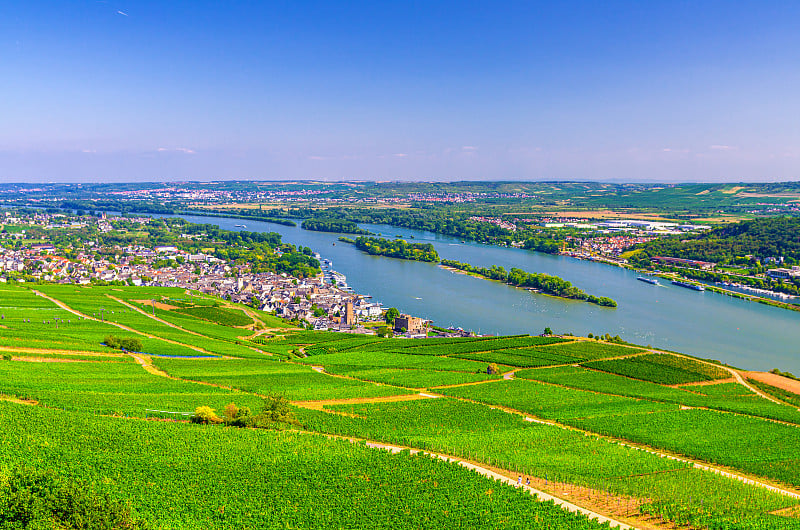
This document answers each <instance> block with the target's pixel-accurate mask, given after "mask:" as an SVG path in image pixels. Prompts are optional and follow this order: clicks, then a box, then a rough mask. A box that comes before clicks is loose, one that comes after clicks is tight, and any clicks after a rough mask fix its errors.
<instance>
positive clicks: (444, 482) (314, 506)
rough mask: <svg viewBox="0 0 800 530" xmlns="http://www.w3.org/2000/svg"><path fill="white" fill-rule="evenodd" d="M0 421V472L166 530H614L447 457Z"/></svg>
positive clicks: (51, 419)
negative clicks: (51, 485)
mask: <svg viewBox="0 0 800 530" xmlns="http://www.w3.org/2000/svg"><path fill="white" fill-rule="evenodd" d="M321 414H324V415H326V416H330V415H327V414H325V413H321ZM0 423H2V425H3V426H4V428H3V429H2V430H0V442H2V443H0V462H3V463H4V464H7V465H16V464H18V463H20V462H23V461H24V462H28V465H29V466H31V467H35V468H36V469H47V468H51V469H54V470H55V472H57V473H58V474H59V475H62V476H74V477H78V478H80V479H81V480H82V481H83V482H84V483H92V484H98V485H101V486H102V487H103V489H104V490H105V491H107V492H108V493H109V495H110V496H113V497H114V498H117V499H125V500H129V501H130V503H131V507H132V509H135V510H136V514H137V516H138V517H139V518H141V519H142V520H143V522H144V523H145V524H149V525H151V526H153V527H157V528H208V529H209V530H215V529H223V528H263V529H266V528H364V527H369V528H379V529H390V528H391V529H397V530H411V529H418V528H445V527H447V526H452V524H453V521H458V522H459V524H460V525H463V526H464V527H468V528H502V527H506V528H508V527H526V526H528V525H529V524H530V522H531V521H536V522H537V524H540V525H543V526H546V527H547V528H549V529H551V530H601V529H602V528H605V526H604V525H601V524H599V523H597V522H594V521H589V520H588V519H587V518H586V517H584V516H579V515H575V514H573V513H571V512H567V511H565V510H562V509H561V508H559V507H556V506H554V505H553V504H552V503H540V502H534V501H533V499H532V498H531V496H530V495H528V494H527V493H525V492H523V491H520V490H518V489H516V488H513V487H510V486H506V485H504V484H500V483H497V482H495V481H493V480H490V479H487V478H484V477H481V476H479V475H478V474H476V473H474V472H472V471H469V470H467V469H464V468H462V467H460V466H456V465H452V464H450V463H448V462H445V461H442V460H439V459H434V458H429V457H426V456H423V455H416V456H414V455H410V454H408V453H407V452H405V453H401V454H398V455H392V454H389V453H388V452H386V451H379V450H375V449H371V448H368V447H366V446H364V445H363V444H354V443H350V442H349V441H344V440H333V439H328V438H326V437H324V436H314V435H311V434H307V433H298V432H278V433H268V434H267V433H264V432H263V431H259V430H253V429H222V428H208V427H205V426H199V425H189V424H176V423H172V422H133V421H125V420H118V419H114V418H106V417H95V416H88V415H82V414H64V413H61V412H60V411H52V410H47V409H41V408H37V407H25V406H21V405H20V406H13V405H10V404H8V403H2V402H0ZM577 438H582V437H577ZM29 440H36V443H30V442H29ZM656 460H657V459H656ZM659 464H660V462H659ZM320 499H325V502H324V503H320V502H319V500H320ZM93 528H103V526H101V525H98V526H94V527H93Z"/></svg>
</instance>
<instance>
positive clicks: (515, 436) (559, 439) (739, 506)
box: [300, 383, 800, 530]
mask: <svg viewBox="0 0 800 530" xmlns="http://www.w3.org/2000/svg"><path fill="white" fill-rule="evenodd" d="M495 384H496V383H491V384H489V385H479V386H491V385H495ZM326 408H328V409H330V410H336V411H340V412H345V413H348V414H353V415H355V416H356V417H344V416H340V415H336V416H334V415H330V414H325V413H324V412H320V411H312V410H303V411H302V412H300V415H301V417H302V420H303V422H304V423H305V424H306V425H308V426H309V427H310V428H312V429H314V430H320V431H323V432H331V433H337V434H342V435H350V436H359V437H365V438H371V439H379V440H386V441H391V442H393V443H397V444H400V445H408V446H414V447H425V448H427V449H429V450H432V451H441V452H445V453H446V454H450V455H456V456H460V457H463V458H468V459H470V460H473V461H479V462H484V463H490V464H491V465H495V466H499V467H502V468H504V469H509V470H512V471H513V472H514V474H517V473H519V474H521V475H530V476H538V477H548V478H549V480H552V481H567V482H569V483H572V484H580V485H585V486H588V487H593V488H598V489H601V490H603V491H608V492H610V493H613V494H618V495H625V496H630V497H633V498H637V499H642V502H643V504H642V507H641V509H642V510H643V511H645V512H650V513H656V514H659V515H663V516H664V518H665V519H672V520H679V521H688V520H691V521H692V522H693V523H694V524H696V525H697V526H702V527H703V528H705V526H708V527H709V528H748V529H753V530H755V529H764V530H766V529H769V530H779V529H780V530H784V529H788V528H797V527H800V525H798V524H797V522H796V521H793V520H791V519H786V518H783V517H774V516H769V515H764V514H765V513H766V512H769V511H772V510H777V509H781V508H785V507H788V506H794V505H797V504H798V501H797V500H795V499H791V498H788V497H784V496H781V495H778V494H776V493H772V492H769V491H766V490H761V489H758V488H754V487H752V486H750V485H747V484H743V483H741V482H738V481H735V480H733V479H729V478H726V477H723V476H720V475H716V474H712V473H708V472H703V471H700V470H696V469H691V468H687V467H686V465H685V464H682V463H680V462H677V461H675V460H669V459H664V458H660V457H658V456H656V455H652V454H648V453H643V452H641V451H637V450H634V449H631V448H628V447H624V446H620V445H618V444H614V443H610V442H607V441H605V440H602V439H600V438H597V437H594V436H585V435H583V434H580V433H577V432H573V431H568V430H563V429H559V428H556V427H552V426H549V425H541V424H532V423H528V422H525V421H522V419H521V418H520V417H519V416H514V415H511V414H506V413H503V412H501V411H499V410H492V409H487V408H486V407H482V406H480V405H478V404H474V403H465V402H458V401H454V400H450V399H436V400H423V401H408V402H402V403H374V404H361V405H336V406H327V407H326ZM745 499H747V502H746V503H745V502H743V501H744V500H745Z"/></svg>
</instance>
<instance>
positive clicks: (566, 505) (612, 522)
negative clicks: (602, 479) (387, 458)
mask: <svg viewBox="0 0 800 530" xmlns="http://www.w3.org/2000/svg"><path fill="white" fill-rule="evenodd" d="M359 441H360V440H359ZM366 446H367V447H371V448H373V449H382V450H385V451H389V452H390V453H392V454H396V453H399V452H401V451H409V452H410V453H411V454H418V453H421V454H424V455H427V456H431V457H434V458H439V459H441V460H444V461H446V462H450V463H454V464H457V465H459V466H461V467H465V468H467V469H470V470H472V471H475V472H476V473H478V474H480V475H483V476H484V477H487V478H490V479H492V480H496V481H499V482H502V483H503V484H508V485H510V486H513V487H515V488H519V489H522V490H523V491H525V492H527V493H529V494H530V495H533V496H535V498H536V500H538V501H539V502H548V501H552V502H553V503H554V504H555V505H556V506H559V507H560V508H562V509H564V510H567V511H570V512H573V513H579V514H583V515H585V516H587V517H588V518H589V519H594V520H596V521H597V522H599V523H601V524H602V523H608V524H609V526H610V527H612V528H614V527H616V528H619V529H620V530H631V529H633V528H634V527H633V526H631V525H629V524H626V523H623V522H622V521H618V520H616V519H612V518H610V517H607V516H605V515H602V514H599V513H597V512H594V511H592V510H589V509H586V508H583V507H581V506H578V505H577V504H573V503H571V502H569V501H567V500H565V499H562V498H560V497H556V496H554V495H551V494H549V493H546V492H544V491H542V490H539V489H536V488H533V487H531V486H528V485H525V484H518V483H517V481H515V480H514V479H512V478H509V477H508V476H507V475H505V474H501V473H498V472H497V471H494V470H492V469H490V468H488V467H484V466H483V465H480V464H475V463H473V462H469V461H467V460H463V459H461V458H458V457H455V456H451V455H446V454H442V453H432V452H428V451H423V450H421V449H415V448H410V447H403V446H399V445H392V444H387V443H382V442H370V441H368V442H366Z"/></svg>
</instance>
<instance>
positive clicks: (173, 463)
mask: <svg viewBox="0 0 800 530" xmlns="http://www.w3.org/2000/svg"><path fill="white" fill-rule="evenodd" d="M35 289H36V290H37V291H40V292H41V293H43V294H44V295H46V296H47V297H49V298H51V299H52V300H51V299H48V298H46V297H44V296H37V295H36V294H34V293H33V291H32V290H31V289H26V288H21V287H18V286H11V285H2V286H0V313H2V317H3V318H2V327H0V348H2V351H0V353H3V354H5V355H7V356H8V357H10V358H12V359H13V360H11V361H7V360H0V398H3V397H5V398H7V399H16V400H27V401H28V402H29V403H36V404H37V406H31V405H21V404H12V403H6V402H3V401H0V419H2V421H3V422H4V425H7V426H8V428H7V429H5V430H4V431H3V432H2V433H1V434H0V441H2V443H0V456H1V457H2V460H0V478H1V477H2V476H4V475H5V476H8V475H9V474H11V473H12V472H14V470H15V469H17V466H18V465H19V464H22V463H23V462H27V463H28V465H29V466H32V467H35V468H38V469H53V470H56V471H57V472H58V473H59V474H61V475H63V476H65V477H71V479H75V480H79V481H80V483H81V484H84V485H86V487H87V488H89V489H90V490H91V491H98V492H102V493H107V494H108V495H110V496H111V497H112V498H114V499H117V500H119V501H121V502H123V503H124V504H125V505H126V506H129V507H130V513H131V514H132V516H133V517H134V518H136V519H137V520H141V521H143V522H145V523H150V524H153V523H155V524H154V526H155V527H181V526H183V527H187V526H188V527H196V526H201V525H202V526H207V527H209V528H221V527H253V528H258V527H270V526H275V525H276V524H277V522H278V521H279V522H280V524H281V525H283V526H292V525H295V526H303V527H308V526H310V527H313V526H314V525H318V526H319V527H330V526H336V527H339V526H364V525H368V526H371V527H393V528H419V527H441V526H444V525H445V524H446V521H447V520H450V519H448V518H452V517H459V520H460V521H464V523H463V524H465V525H468V526H474V527H482V526H483V527H500V526H508V527H516V526H520V527H521V526H526V525H527V523H528V522H529V521H531V520H535V521H540V522H541V525H542V526H546V525H551V526H549V527H552V528H595V527H596V524H595V523H591V522H587V521H586V520H585V519H581V518H577V519H576V518H575V516H572V515H566V512H563V511H562V510H561V509H560V508H556V507H554V506H552V505H550V504H542V503H539V502H535V501H533V500H532V499H531V497H530V496H527V495H523V494H522V492H520V491H518V490H515V489H513V488H508V487H506V486H503V485H501V484H499V483H493V482H491V481H489V480H488V479H485V478H482V477H480V476H478V475H476V474H474V473H470V472H468V471H466V470H464V469H462V468H460V467H457V466H455V465H453V464H448V463H447V462H444V461H441V460H432V459H429V458H426V457H421V456H410V455H408V454H400V455H395V456H391V455H389V454H387V453H384V452H380V451H376V450H374V449H369V448H367V447H365V446H364V445H360V444H353V443H349V442H344V441H339V440H331V439H328V438H326V437H324V436H322V435H338V436H346V437H348V438H356V439H364V440H373V441H376V442H382V443H391V444H396V445H400V446H404V447H409V448H415V449H422V450H427V451H433V452H437V453H444V454H447V455H450V456H452V457H455V458H460V459H464V460H468V461H470V462H474V463H475V464H477V465H480V466H490V467H491V468H492V469H495V470H498V471H499V472H500V473H501V474H503V475H504V476H506V477H510V478H512V479H513V478H516V477H517V476H524V477H525V478H526V480H527V479H530V480H531V481H532V484H535V486H536V487H537V488H539V489H542V490H543V491H546V492H548V493H551V494H554V495H556V496H557V497H561V498H564V499H566V500H568V501H570V502H575V503H577V504H579V505H585V507H587V508H591V509H594V510H595V511H599V512H600V513H604V514H606V515H608V516H611V517H614V518H618V519H622V520H625V521H627V522H630V523H632V524H634V525H636V524H637V523H638V522H642V523H643V524H644V523H646V524H647V525H650V526H651V527H653V526H654V527H659V526H660V525H661V522H662V521H664V522H665V523H664V524H665V525H666V524H668V522H669V521H672V522H675V523H679V524H683V525H689V526H691V527H694V528H716V529H719V530H723V529H733V528H742V529H753V530H756V529H759V530H778V529H783V528H795V529H796V528H798V527H800V524H798V521H797V519H795V518H791V517H787V516H785V515H784V516H782V515H776V514H773V513H772V512H775V511H779V513H786V512H783V511H781V510H786V509H789V508H791V507H793V506H797V505H799V504H800V499H798V498H793V497H791V496H789V495H786V494H784V493H787V492H780V491H772V490H768V489H765V488H763V487H760V486H758V485H754V484H748V483H744V482H742V481H741V480H739V478H741V477H748V478H753V479H755V480H756V481H759V482H764V483H769V484H774V485H776V486H778V487H779V488H784V489H787V490H792V491H796V490H797V489H798V488H800V477H798V475H797V469H798V465H797V464H798V455H797V451H796V447H798V446H800V439H797V437H798V434H797V433H798V432H800V431H798V425H800V412H798V411H797V409H796V408H795V407H792V406H789V405H785V404H781V403H778V402H773V401H769V400H767V399H765V398H764V397H762V396H760V395H759V394H757V393H756V392H755V391H754V389H753V388H751V387H748V386H746V384H743V383H740V382H738V381H736V380H734V379H733V378H732V373H731V372H730V371H728V370H727V369H725V368H721V367H719V366H717V365H714V364H712V363H707V362H703V361H700V360H696V359H693V358H689V357H685V356H678V355H672V354H669V353H657V352H649V351H647V350H645V349H643V348H639V347H635V346H629V345H624V344H615V343H613V342H607V341H601V340H586V339H584V338H580V337H531V336H516V337H465V338H459V339H425V340H408V339H405V340H402V339H382V338H378V337H374V336H371V337H364V336H358V335H352V334H343V333H330V332H311V331H305V330H299V329H296V328H292V327H290V326H289V325H288V324H287V323H285V322H283V321H280V320H278V319H276V318H275V317H273V316H271V315H266V314H261V313H259V312H257V311H254V310H252V309H249V308H242V307H237V306H235V305H232V304H230V303H227V302H224V301H222V300H219V299H215V298H213V297H208V296H198V295H194V294H187V293H185V292H182V291H180V290H176V289H161V288H145V289H137V288H129V287H113V288H112V287H87V288H78V287H74V286H58V285H37V286H35ZM148 302H149V303H148ZM76 313H79V314H76ZM245 318H246V319H247V321H248V323H244V320H245ZM28 319H30V320H31V322H30V323H29V322H28ZM26 326H30V327H26ZM242 326H243V327H242ZM245 328H248V329H245ZM109 336H114V337H117V338H126V337H128V338H135V339H137V340H139V341H141V345H142V348H141V349H142V350H143V352H127V351H125V350H120V349H113V348H110V347H108V346H106V345H105V344H104V341H105V340H106V338H107V337H109ZM33 361H37V362H33ZM43 361H46V362H43ZM490 365H491V366H490ZM487 372H491V373H487ZM677 385H680V386H677ZM268 396H282V397H283V398H285V399H287V400H288V401H289V405H288V407H289V409H288V410H289V411H290V413H291V414H293V415H294V416H295V417H296V419H297V420H298V424H293V425H292V426H291V427H289V429H290V430H288V431H287V430H283V431H282V432H275V431H270V430H266V431H265V430H263V429H256V430H253V429H236V428H234V427H223V426H214V425H207V426H197V425H191V424H188V423H185V422H175V421H173V422H163V421H158V422H146V421H143V419H144V418H145V417H146V418H148V419H151V418H161V419H163V418H170V419H175V418H176V416H175V415H170V414H165V413H158V412H154V411H168V412H186V413H188V412H191V411H194V410H195V409H196V408H197V407H200V406H205V407H210V408H211V409H214V410H216V411H217V412H218V413H221V412H222V411H223V409H226V406H227V405H228V404H230V403H236V405H237V406H239V407H247V408H249V409H251V410H253V411H258V410H260V408H261V406H262V403H264V398H265V397H268ZM781 397H782V398H785V399H786V400H787V401H788V400H789V399H790V398H792V396H789V395H785V396H784V395H781ZM687 407H689V408H690V410H682V408H684V409H685V408H687ZM111 416H122V417H123V418H114V417H111ZM177 418H180V416H177ZM770 420H777V421H780V422H783V423H776V422H775V421H770ZM78 440H80V441H81V442H80V443H79V442H78ZM101 444H104V445H101ZM631 444H637V445H638V446H640V448H643V449H646V450H644V451H643V450H640V449H634V448H632V447H630V445H631ZM198 447H202V450H198V449H197V448H198ZM659 451H666V452H669V453H670V454H672V455H674V456H676V457H678V458H679V459H667V458H664V457H662V456H660V455H658V454H656V453H658V452H659ZM26 455H27V456H26ZM694 462H698V463H700V464H707V465H711V466H718V467H721V468H723V469H725V470H727V471H729V472H730V473H731V474H732V475H733V476H731V477H725V476H721V475H718V474H715V473H711V472H709V471H706V470H703V469H699V468H696V467H694ZM84 463H85V464H84ZM281 468H282V469H292V472H291V473H281V471H280V469H281ZM123 477H124V478H125V479H124V480H123ZM343 477H344V478H343ZM147 484H150V485H158V487H157V488H153V487H152V486H150V487H146V486H145V485H147ZM2 485H3V481H2V480H0V488H2ZM186 485H188V486H186ZM276 489H279V490H280V491H281V498H285V499H286V503H289V504H291V508H289V507H287V506H288V504H285V503H277V501H276V500H274V499H276V496H274V495H270V494H269V492H272V491H275V490H276ZM489 490H491V492H492V493H490V494H487V493H486V492H487V491H489ZM197 492H202V494H198V493H197ZM320 495H323V496H325V498H326V499H328V500H329V501H330V502H326V503H325V508H324V509H318V508H312V506H313V499H315V498H319V496H320ZM399 497H402V499H401V500H398V498H399ZM199 498H203V499H205V501H204V502H203V503H202V504H200V503H198V501H197V500H196V499H199ZM193 499H194V500H193ZM356 499H357V500H356ZM387 499H391V501H387ZM1 503H2V500H1V499H0V507H2V504H1ZM276 503H277V504H276ZM223 506H224V509H221V508H222V507H223ZM669 524H671V523H669ZM559 525H561V526H559ZM581 525H583V526H581Z"/></svg>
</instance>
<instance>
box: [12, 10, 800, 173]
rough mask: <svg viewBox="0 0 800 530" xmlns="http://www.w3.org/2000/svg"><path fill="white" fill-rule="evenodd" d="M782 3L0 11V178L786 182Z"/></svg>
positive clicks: (793, 49) (788, 32)
mask: <svg viewBox="0 0 800 530" xmlns="http://www.w3.org/2000/svg"><path fill="white" fill-rule="evenodd" d="M798 20H800V4H798V3H796V2H789V1H767V2H752V1H743V2H735V3H734V2H723V1H706V2H694V3H688V2H658V3H655V2H604V3H602V5H601V3H598V2H588V1H586V2H535V1H530V2H505V3H496V2H453V1H440V2H403V3H396V2H395V3H389V2H347V3H346V5H344V4H342V3H330V2H311V1H298V2H285V3H283V2H281V3H279V2H237V3H235V4H231V3H220V2H208V1H193V2H188V1H184V2H177V1H176V2H153V1H142V2H132V1H130V0H108V1H88V0H87V1H72V2H44V1H40V0H31V1H26V2H7V3H3V4H0V58H2V60H0V79H2V80H3V82H2V84H0V116H2V118H0V123H2V127H0V180H2V181H4V182H18V181H19V182H21V181H56V182H57V181H134V180H141V181H154V180H201V181H207V180H221V179H254V180H279V179H319V180H343V179H361V180H470V179H473V180H554V179H558V180H615V181H626V180H629V181H652V180H659V181H678V182H683V181H706V182H710V181H774V180H798V179H800V128H799V127H798V117H800V89H799V88H800V87H798V81H799V80H800V69H799V68H798V66H797V65H798V64H800V31H798V28H797V21H798Z"/></svg>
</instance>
